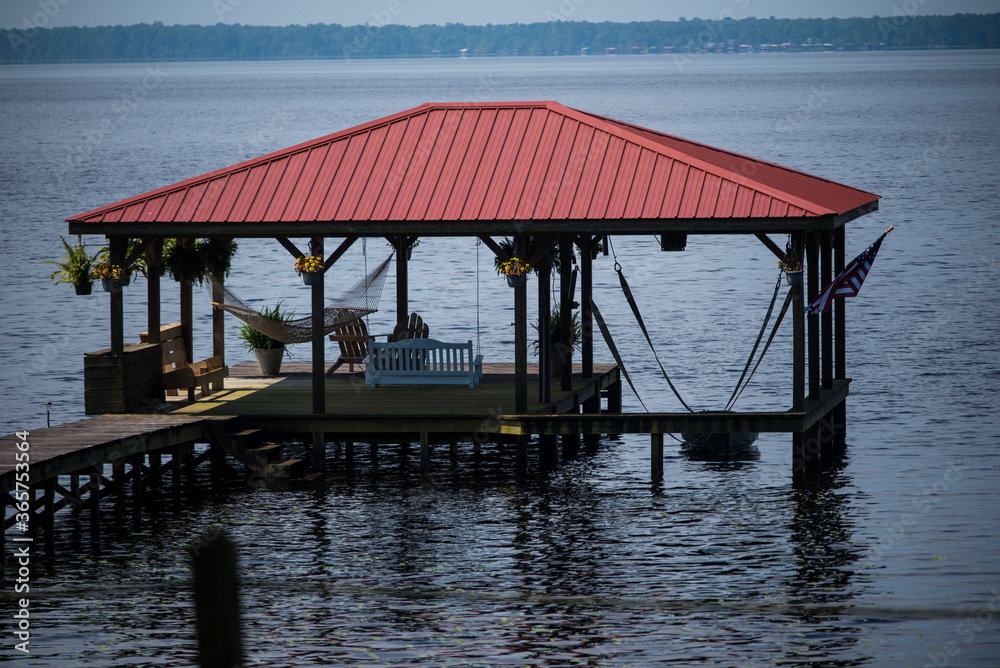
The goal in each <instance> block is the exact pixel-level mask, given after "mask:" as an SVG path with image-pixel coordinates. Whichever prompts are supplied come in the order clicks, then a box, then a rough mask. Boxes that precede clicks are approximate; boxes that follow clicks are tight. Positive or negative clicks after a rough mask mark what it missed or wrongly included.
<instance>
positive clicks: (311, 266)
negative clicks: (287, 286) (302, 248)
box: [295, 255, 324, 274]
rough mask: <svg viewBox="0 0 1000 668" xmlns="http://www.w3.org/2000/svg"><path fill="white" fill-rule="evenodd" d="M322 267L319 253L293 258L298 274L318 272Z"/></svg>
mask: <svg viewBox="0 0 1000 668" xmlns="http://www.w3.org/2000/svg"><path fill="white" fill-rule="evenodd" d="M323 268H324V267H323V258H321V257H320V256H319V255H303V256H302V257H300V258H298V259H296V260H295V271H296V273H299V274H302V273H306V274H318V273H319V272H321V271H323Z"/></svg>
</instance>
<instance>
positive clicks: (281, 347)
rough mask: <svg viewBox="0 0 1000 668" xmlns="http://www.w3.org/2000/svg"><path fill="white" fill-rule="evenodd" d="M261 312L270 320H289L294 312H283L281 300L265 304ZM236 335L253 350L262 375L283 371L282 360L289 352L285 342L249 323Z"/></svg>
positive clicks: (274, 374) (238, 329) (245, 346)
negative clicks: (270, 304)
mask: <svg viewBox="0 0 1000 668" xmlns="http://www.w3.org/2000/svg"><path fill="white" fill-rule="evenodd" d="M260 314H261V315H262V316H264V317H265V318H267V319H268V320H276V321H278V322H288V321H289V320H291V318H292V315H293V314H294V312H292V313H285V312H283V311H282V310H281V302H280V301H279V302H278V303H277V304H275V305H274V306H273V307H270V306H265V307H264V308H262V309H261V310H260ZM236 335H237V336H238V337H239V338H240V340H241V341H242V342H243V347H244V348H246V349H247V350H250V351H252V352H253V354H254V356H255V357H256V358H257V369H258V370H259V371H260V373H261V375H262V376H276V375H278V374H279V373H281V360H282V358H283V357H284V356H285V354H286V353H287V349H286V348H285V344H284V343H283V342H281V341H279V340H277V339H275V338H272V337H270V336H268V335H267V334H264V333H262V332H260V331H259V330H257V329H256V328H254V327H252V326H251V325H249V324H247V323H244V324H242V325H240V326H239V327H237V328H236Z"/></svg>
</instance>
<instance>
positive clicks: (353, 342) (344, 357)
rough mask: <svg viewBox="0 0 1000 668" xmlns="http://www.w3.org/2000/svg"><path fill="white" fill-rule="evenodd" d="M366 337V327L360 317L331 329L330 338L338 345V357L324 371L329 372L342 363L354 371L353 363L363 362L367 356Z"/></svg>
mask: <svg viewBox="0 0 1000 668" xmlns="http://www.w3.org/2000/svg"><path fill="white" fill-rule="evenodd" d="M368 338H369V337H368V327H366V326H365V321H364V320H362V319H361V318H358V319H357V320H351V321H350V322H346V323H344V324H343V325H341V326H340V327H338V328H337V329H335V330H333V334H331V335H330V340H331V341H336V342H337V343H338V344H339V345H340V357H338V358H337V361H336V362H334V363H333V366H331V367H330V368H329V369H327V370H326V373H327V374H331V373H333V372H334V371H336V370H337V369H339V368H340V367H341V366H342V365H344V364H347V365H348V367H347V368H348V369H349V370H350V371H354V365H355V364H362V363H364V361H365V358H366V357H368Z"/></svg>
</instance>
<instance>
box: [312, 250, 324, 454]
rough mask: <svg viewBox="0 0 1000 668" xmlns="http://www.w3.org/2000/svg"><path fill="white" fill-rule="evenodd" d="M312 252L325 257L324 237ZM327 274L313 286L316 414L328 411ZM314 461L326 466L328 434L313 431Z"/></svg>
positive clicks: (314, 412) (321, 274)
mask: <svg viewBox="0 0 1000 668" xmlns="http://www.w3.org/2000/svg"><path fill="white" fill-rule="evenodd" d="M310 254H311V255H318V256H320V257H323V237H321V236H315V237H313V238H312V243H311V244H310ZM325 283H326V279H325V274H324V273H320V275H319V280H318V281H317V282H316V284H315V285H313V286H312V411H313V414H315V415H322V414H324V413H326V359H325V355H324V351H325V346H324V343H325V338H326V335H325V333H324V332H323V319H324V313H325V307H326V297H325V291H324V284H325ZM313 462H314V464H315V466H316V468H317V469H318V470H320V471H322V470H324V469H325V467H326V434H324V433H322V432H313Z"/></svg>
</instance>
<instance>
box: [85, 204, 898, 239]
mask: <svg viewBox="0 0 1000 668" xmlns="http://www.w3.org/2000/svg"><path fill="white" fill-rule="evenodd" d="M877 208H878V202H873V203H871V204H869V205H866V206H864V207H859V208H858V209H855V210H853V211H850V212H848V213H845V214H841V215H829V216H807V217H795V218H654V219H650V218H638V219H613V220H609V219H558V220H554V219H549V220H474V221H466V220H428V221H410V220H386V221H351V220H347V221H314V222H267V221H262V222H252V223H244V222H241V223H238V224H237V223H205V222H196V223H158V224H156V225H155V226H152V225H150V224H149V222H144V223H138V222H133V223H104V222H96V223H83V222H70V223H69V233H70V234H104V235H108V236H127V237H166V238H171V237H184V236H199V237H212V236H222V237H240V238H249V237H276V236H285V237H305V236H312V235H321V236H331V237H339V236H348V235H362V236H382V235H394V234H409V235H418V236H478V235H481V234H487V235H497V234H503V235H510V234H515V233H518V232H531V233H535V234H542V233H558V234H569V233H591V234H659V233H662V232H676V233H685V234H754V233H758V232H762V233H765V234H778V233H790V232H811V231H816V230H832V229H834V228H835V227H839V226H841V225H843V224H844V223H846V222H848V221H850V220H853V219H855V218H857V217H859V216H862V215H864V214H865V213H868V212H869V211H874V210H875V209H877Z"/></svg>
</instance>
